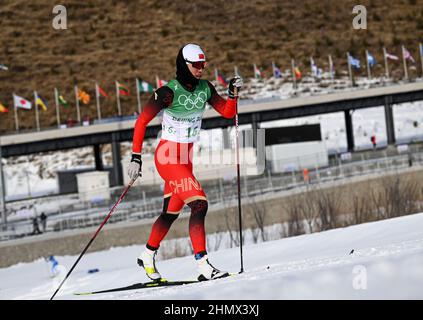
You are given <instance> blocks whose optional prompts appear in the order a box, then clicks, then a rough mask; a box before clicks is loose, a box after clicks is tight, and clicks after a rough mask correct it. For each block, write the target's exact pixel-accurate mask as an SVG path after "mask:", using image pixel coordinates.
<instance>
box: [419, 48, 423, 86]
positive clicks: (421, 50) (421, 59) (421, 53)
mask: <svg viewBox="0 0 423 320" xmlns="http://www.w3.org/2000/svg"><path fill="white" fill-rule="evenodd" d="M419 52H420V62H421V64H422V78H423V44H422V43H419Z"/></svg>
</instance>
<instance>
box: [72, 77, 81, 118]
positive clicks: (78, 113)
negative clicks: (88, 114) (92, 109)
mask: <svg viewBox="0 0 423 320" xmlns="http://www.w3.org/2000/svg"><path fill="white" fill-rule="evenodd" d="M74 89H75V101H76V116H77V119H78V124H81V110H79V99H78V86H77V85H75V88H74Z"/></svg>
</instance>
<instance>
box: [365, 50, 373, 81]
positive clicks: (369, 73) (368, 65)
mask: <svg viewBox="0 0 423 320" xmlns="http://www.w3.org/2000/svg"><path fill="white" fill-rule="evenodd" d="M366 65H367V79H369V80H371V79H372V73H371V70H370V63H369V51H367V50H366Z"/></svg>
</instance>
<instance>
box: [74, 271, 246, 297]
mask: <svg viewBox="0 0 423 320" xmlns="http://www.w3.org/2000/svg"><path fill="white" fill-rule="evenodd" d="M236 274H238V273H229V274H228V275H227V276H224V277H221V278H218V279H214V280H219V279H223V278H226V277H230V276H234V275H236ZM207 281H212V280H180V281H168V280H165V279H161V280H159V281H150V282H140V283H135V284H132V285H130V286H125V287H119V288H112V289H106V290H100V291H92V292H77V293H74V295H76V296H88V295H92V294H99V293H110V292H118V291H128V290H136V289H147V288H159V287H172V286H182V285H189V284H193V283H200V282H207Z"/></svg>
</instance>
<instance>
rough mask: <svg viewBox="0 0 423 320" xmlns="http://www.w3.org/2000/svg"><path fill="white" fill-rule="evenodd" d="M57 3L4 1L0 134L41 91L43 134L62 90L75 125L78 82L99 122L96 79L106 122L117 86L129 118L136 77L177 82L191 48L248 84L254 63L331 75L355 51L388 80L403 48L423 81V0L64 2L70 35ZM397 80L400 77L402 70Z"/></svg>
mask: <svg viewBox="0 0 423 320" xmlns="http://www.w3.org/2000/svg"><path fill="white" fill-rule="evenodd" d="M57 3H58V1H53V0H37V1H24V0H2V1H1V2H0V30H1V33H0V63H1V64H5V65H7V66H8V67H9V71H0V102H1V103H3V104H4V105H6V106H7V107H8V108H9V109H10V112H9V113H7V114H0V132H5V131H13V130H14V118H13V112H12V111H13V110H12V106H13V102H12V92H15V93H17V94H19V95H22V96H24V97H27V98H31V99H32V97H33V93H32V91H33V90H34V89H36V90H38V92H39V94H40V95H41V96H42V97H43V98H44V99H46V100H47V101H48V103H49V110H48V111H47V112H43V113H42V114H41V125H42V127H44V128H45V127H48V126H54V125H55V122H56V115H55V108H54V98H53V97H54V95H53V88H54V87H57V88H59V90H60V92H61V94H62V95H63V96H64V97H65V98H66V99H67V100H68V102H70V103H71V107H70V108H68V109H66V108H62V109H61V110H62V116H61V119H62V122H64V121H65V120H66V119H67V117H69V116H70V117H73V118H76V112H75V109H74V107H73V105H74V99H75V98H74V94H73V84H74V83H77V84H78V86H79V87H80V88H83V89H84V90H86V91H87V92H89V93H90V94H91V102H90V104H89V105H88V106H81V113H82V116H85V115H89V116H90V117H92V118H95V117H96V108H95V99H94V94H93V92H94V85H93V80H97V81H98V82H99V84H100V86H101V87H102V88H103V89H104V90H106V91H107V92H108V93H109V94H110V98H109V99H107V100H104V101H103V102H102V113H103V116H111V115H114V114H116V113H117V111H116V110H117V109H116V98H115V94H114V93H115V88H114V81H115V80H119V81H121V82H122V83H124V84H126V85H127V86H129V87H130V89H132V92H131V94H132V95H131V97H126V98H122V111H123V114H124V115H128V114H132V113H133V112H134V111H135V110H136V97H135V82H134V78H135V77H139V78H142V79H144V80H146V81H149V82H151V83H154V81H155V76H156V75H159V76H160V77H161V78H163V79H167V80H168V79H170V78H171V77H173V75H174V69H175V67H174V61H175V57H176V54H177V51H178V49H179V47H180V46H181V45H182V44H184V43H186V42H197V43H199V44H201V45H202V46H203V48H204V49H205V51H206V54H207V57H208V60H209V68H208V70H207V74H206V78H207V79H213V70H214V67H219V69H221V70H222V71H223V72H224V73H226V74H227V75H230V74H232V73H233V67H234V65H237V66H238V67H239V69H240V72H241V74H242V75H243V76H244V77H247V78H248V77H252V76H253V73H252V63H256V64H257V65H259V66H261V67H263V69H264V70H265V72H266V73H267V74H268V75H269V74H270V73H271V67H270V63H271V61H272V60H274V61H276V63H277V64H278V65H279V66H280V67H281V68H283V69H287V68H288V67H289V65H290V59H291V58H295V59H296V61H297V62H298V63H299V65H300V67H302V68H304V69H306V70H308V68H309V67H308V66H309V62H308V58H309V56H310V55H313V56H314V57H315V60H316V63H317V64H319V65H320V66H321V67H324V68H327V55H328V54H332V56H333V58H334V60H335V61H334V62H335V65H336V69H337V71H338V72H339V71H341V70H342V69H344V70H346V61H345V52H346V51H347V50H348V51H350V52H351V53H352V54H354V55H356V56H360V57H361V58H362V59H363V58H364V49H365V48H368V49H369V50H371V52H372V53H373V54H374V55H375V56H376V59H377V61H378V63H379V64H378V66H377V67H376V70H375V73H376V74H382V73H383V63H382V62H383V58H382V47H383V46H386V47H387V48H388V50H389V51H390V52H391V53H394V54H397V55H400V45H401V44H404V45H405V46H406V47H408V48H409V50H410V51H411V53H412V54H413V56H414V58H415V59H416V60H417V61H416V62H417V64H416V69H415V70H410V75H411V77H415V76H416V75H419V74H420V67H419V64H420V60H419V59H418V42H419V40H420V41H422V40H423V0H390V1H385V0H372V1H369V0H366V1H360V2H357V1H351V0H342V1H341V0H337V1H335V0H332V1H329V0H302V1H265V0H253V1H245V0H244V1H241V0H232V1H222V0H217V1H207V0H198V1H170V0H163V1H146V0H141V1H130V0H121V1H118V0H102V1H100V0H98V1H75V0H74V1H60V3H61V4H63V5H65V6H66V8H67V12H68V29H67V30H54V29H53V28H52V19H53V17H54V15H53V13H52V9H53V6H54V5H56V4H57ZM355 4H363V5H365V6H366V7H367V11H368V26H367V27H368V29H367V30H354V29H353V28H352V19H353V17H354V15H353V14H352V8H353V6H354V5H355ZM391 67H394V66H393V64H391ZM394 74H395V75H396V76H398V77H401V75H402V65H401V64H400V63H399V64H398V65H397V67H396V68H395V69H394ZM362 75H363V76H364V75H365V69H364V68H363V69H362ZM142 99H143V101H145V100H146V99H147V95H143V96H142ZM33 114H34V112H33V110H32V111H25V110H20V111H19V118H20V125H21V128H22V129H31V128H34V127H35V121H34V115H33Z"/></svg>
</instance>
